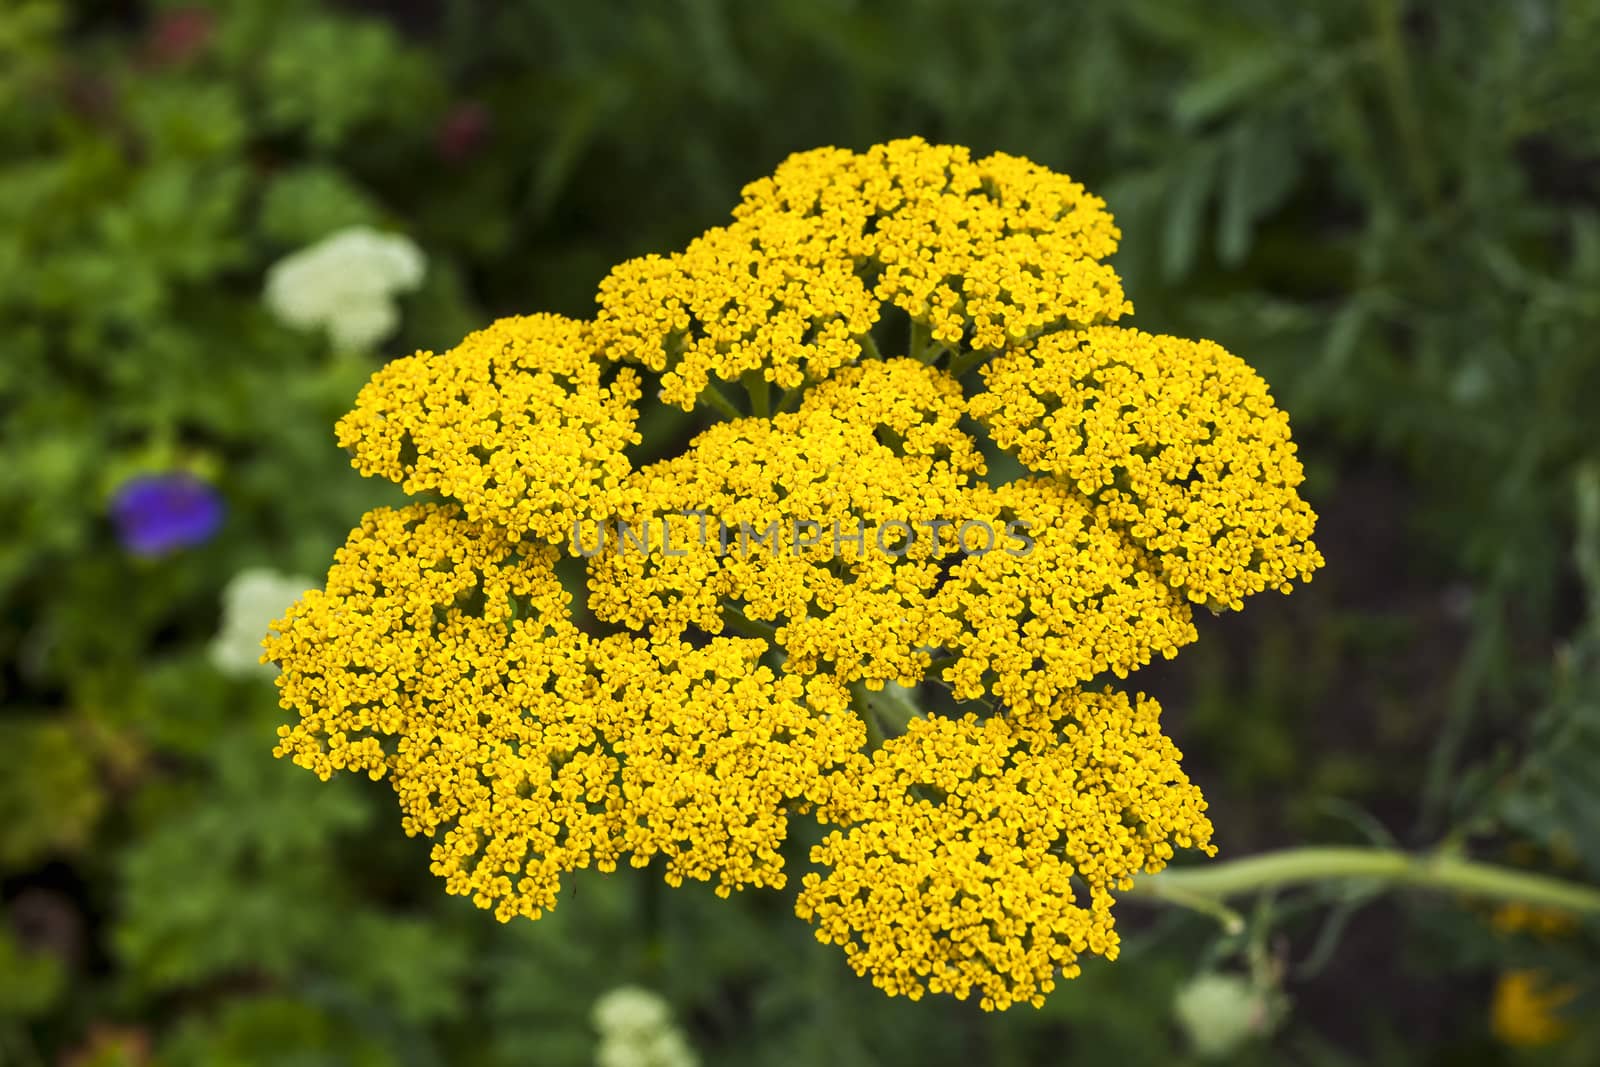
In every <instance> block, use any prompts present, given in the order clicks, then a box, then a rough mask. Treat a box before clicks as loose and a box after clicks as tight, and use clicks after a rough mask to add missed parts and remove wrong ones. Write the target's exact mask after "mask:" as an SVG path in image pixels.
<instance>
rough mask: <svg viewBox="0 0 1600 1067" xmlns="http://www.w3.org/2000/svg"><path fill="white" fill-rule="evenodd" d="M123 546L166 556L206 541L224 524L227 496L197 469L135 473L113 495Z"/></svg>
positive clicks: (143, 553)
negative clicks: (209, 483) (194, 473)
mask: <svg viewBox="0 0 1600 1067" xmlns="http://www.w3.org/2000/svg"><path fill="white" fill-rule="evenodd" d="M111 518H112V521H113V522H115V523H116V527H117V536H118V537H119V538H120V539H121V541H122V544H123V547H124V548H126V549H127V550H128V551H129V552H131V553H133V554H134V555H136V556H161V555H165V554H167V553H169V552H174V551H177V550H178V549H180V548H192V547H194V546H195V545H202V544H205V543H206V542H207V541H209V540H211V538H212V537H214V536H216V533H217V531H218V530H219V529H221V528H222V518H223V506H222V497H220V496H219V495H218V494H217V491H216V490H215V489H213V488H212V487H211V486H210V485H208V484H206V483H205V482H203V481H201V480H200V479H199V478H196V477H195V476H194V475H192V474H185V473H182V472H173V473H169V474H148V475H140V476H138V477H136V478H130V479H128V481H126V482H124V483H123V484H122V485H121V486H119V487H118V489H117V491H116V493H115V494H114V495H113V496H112V500H111Z"/></svg>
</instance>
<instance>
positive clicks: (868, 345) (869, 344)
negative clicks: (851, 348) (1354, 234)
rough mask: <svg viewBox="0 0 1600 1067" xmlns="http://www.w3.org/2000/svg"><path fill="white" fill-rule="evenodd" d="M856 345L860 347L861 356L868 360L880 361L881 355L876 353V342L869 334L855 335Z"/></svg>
mask: <svg viewBox="0 0 1600 1067" xmlns="http://www.w3.org/2000/svg"><path fill="white" fill-rule="evenodd" d="M856 343H857V344H859V345H860V346H861V354H862V355H863V356H865V357H867V358H868V359H882V358H883V353H882V352H880V351H878V340H877V338H875V337H873V336H872V335H871V334H870V333H862V334H857V335H856Z"/></svg>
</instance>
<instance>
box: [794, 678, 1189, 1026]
mask: <svg viewBox="0 0 1600 1067" xmlns="http://www.w3.org/2000/svg"><path fill="white" fill-rule="evenodd" d="M1160 711H1161V708H1160V706H1159V705H1158V704H1157V703H1156V702H1155V701H1154V700H1149V699H1147V698H1145V697H1143V696H1140V697H1139V698H1138V699H1137V701H1136V702H1135V703H1132V704H1130V702H1129V700H1128V698H1127V697H1126V696H1125V695H1124V694H1121V693H1115V692H1112V691H1111V690H1106V691H1105V692H1103V693H1073V694H1070V695H1068V696H1066V697H1064V698H1063V699H1062V700H1061V702H1060V703H1059V704H1057V705H1056V706H1055V707H1052V708H1050V709H1048V710H1047V711H1045V710H1041V711H1037V712H1026V713H1016V714H1013V715H1009V716H994V717H992V718H989V719H982V720H980V719H979V718H977V717H976V716H975V715H971V714H969V715H966V716H964V717H962V718H960V719H945V718H939V719H928V718H921V719H915V720H913V721H912V722H911V724H910V727H909V728H908V729H907V731H906V732H905V733H904V734H903V735H901V736H899V737H896V738H893V739H891V740H889V741H888V742H887V743H885V744H884V745H883V747H881V748H879V749H878V750H877V752H875V753H873V754H872V756H871V757H870V758H868V757H864V756H863V757H858V758H857V759H856V760H855V761H854V763H853V764H852V766H851V767H850V768H849V772H848V773H847V774H846V775H844V776H842V780H841V781H840V782H839V783H838V784H837V785H836V786H835V787H834V789H833V795H832V796H831V798H830V799H829V801H828V802H827V804H826V805H825V806H824V809H823V811H822V813H821V814H822V817H823V818H824V820H826V821H830V822H838V823H841V824H843V825H844V826H845V827H847V828H846V829H844V830H835V831H833V832H832V833H830V834H829V835H828V837H827V838H826V839H825V840H824V841H823V843H822V845H821V846H820V847H819V848H818V849H817V850H816V853H815V855H814V858H815V860H816V861H817V862H818V863H819V864H821V865H822V866H823V867H824V868H825V869H826V873H825V874H808V875H806V877H805V879H804V885H803V888H802V889H801V892H800V899H799V905H798V910H799V913H800V915H801V916H802V917H804V918H808V919H811V920H812V921H813V922H815V923H816V924H817V936H818V938H820V939H821V940H823V941H827V942H832V943H835V944H839V945H843V946H844V949H845V952H846V953H847V954H848V956H849V958H850V964H851V966H852V967H854V968H855V970H856V973H857V974H863V975H865V974H871V975H872V980H873V983H874V984H875V985H877V986H879V987H880V988H882V989H883V990H884V991H886V992H888V993H890V994H891V995H892V994H897V993H903V994H906V995H907V996H910V997H911V998H912V999H916V998H918V997H920V996H921V995H922V993H923V991H924V990H926V991H928V992H932V993H953V994H955V995H956V996H957V997H962V998H964V997H966V996H968V995H969V994H970V993H972V992H974V991H975V992H977V993H978V995H979V996H980V998H981V1003H982V1005H983V1007H985V1008H998V1009H1004V1008H1007V1007H1010V1006H1011V1004H1012V1003H1013V1002H1017V1001H1028V1002H1031V1003H1033V1004H1034V1005H1036V1006H1037V1005H1038V1004H1041V1003H1043V1000H1044V995H1045V994H1046V993H1048V992H1050V990H1051V989H1052V988H1054V985H1055V979H1056V978H1057V977H1058V976H1059V977H1064V978H1071V977H1074V976H1076V975H1077V973H1078V964H1077V959H1078V957H1079V956H1080V955H1082V954H1083V953H1085V952H1093V953H1095V954H1097V955H1102V956H1105V957H1107V958H1111V959H1114V958H1116V954H1117V944H1118V941H1117V934H1116V931H1115V930H1114V929H1113V927H1112V922H1111V905H1112V890H1115V889H1118V888H1126V886H1127V884H1128V879H1129V876H1130V875H1131V874H1132V873H1134V872H1137V871H1157V870H1160V869H1161V867H1162V866H1163V865H1164V864H1165V863H1166V861H1167V860H1168V859H1170V858H1171V857H1172V854H1173V846H1174V845H1177V846H1179V847H1191V846H1201V847H1208V843H1209V840H1210V836H1211V826H1210V824H1209V822H1208V821H1207V820H1206V817H1205V801H1204V800H1202V799H1201V797H1200V791H1199V789H1197V788H1195V786H1193V785H1191V784H1190V783H1189V780H1188V779H1187V778H1185V777H1184V775H1183V772H1182V771H1181V770H1179V768H1178V759H1179V753H1178V751H1177V749H1176V748H1174V747H1173V745H1172V742H1171V741H1170V740H1168V739H1167V738H1166V737H1164V736H1163V735H1162V734H1161V731H1160V726H1159V722H1158V716H1159V715H1160Z"/></svg>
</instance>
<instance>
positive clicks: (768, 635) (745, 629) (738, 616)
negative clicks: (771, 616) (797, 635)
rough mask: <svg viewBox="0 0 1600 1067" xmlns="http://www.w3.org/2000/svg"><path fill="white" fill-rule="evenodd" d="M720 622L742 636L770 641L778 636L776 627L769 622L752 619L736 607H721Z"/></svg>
mask: <svg viewBox="0 0 1600 1067" xmlns="http://www.w3.org/2000/svg"><path fill="white" fill-rule="evenodd" d="M722 624H723V625H724V626H726V627H727V628H728V629H730V630H732V631H733V632H735V633H737V634H739V635H740V636H742V637H759V638H761V639H762V640H764V641H771V640H773V639H775V638H776V637H777V636H778V628H777V627H776V626H773V625H772V624H771V623H766V622H762V621H760V620H759V619H752V618H750V617H749V616H747V615H746V614H745V613H744V612H742V611H739V610H738V609H737V608H723V609H722Z"/></svg>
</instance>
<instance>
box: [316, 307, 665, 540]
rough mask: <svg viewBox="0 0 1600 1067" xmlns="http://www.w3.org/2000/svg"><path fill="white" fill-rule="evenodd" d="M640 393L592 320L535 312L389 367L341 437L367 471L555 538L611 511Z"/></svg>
mask: <svg viewBox="0 0 1600 1067" xmlns="http://www.w3.org/2000/svg"><path fill="white" fill-rule="evenodd" d="M607 378H609V380H606V379H607ZM638 399H639V380H638V376H637V374H635V372H634V371H632V370H631V369H628V368H623V369H621V370H618V371H615V372H614V373H611V374H609V375H608V374H606V372H605V368H604V367H603V365H602V363H601V361H600V360H598V359H597V358H596V357H595V349H594V341H593V336H592V331H591V328H590V326H589V325H588V324H587V323H583V322H577V321H574V320H572V319H567V318H563V317H562V316H560V315H527V316H521V317H517V318H508V319H501V320H500V321H498V322H496V323H494V324H492V325H490V326H488V327H487V328H485V329H482V330H479V331H478V332H476V333H474V334H471V335H469V336H468V337H467V338H466V340H464V341H462V342H461V343H460V344H459V345H457V346H456V347H454V348H452V349H450V350H449V351H448V352H442V353H433V352H419V353H417V354H416V355H414V356H407V357H406V358H404V359H397V360H395V361H393V362H391V363H390V364H388V365H387V366H385V367H384V368H383V369H382V370H380V371H379V372H378V373H377V374H375V375H373V378H372V381H371V382H370V383H368V385H367V386H366V388H364V389H362V390H361V395H360V396H359V397H357V398H356V408H355V410H354V411H352V412H350V414H348V415H346V416H345V417H344V418H343V419H341V420H340V421H339V427H338V432H339V443H340V444H341V445H343V446H344V447H345V448H348V449H350V450H351V452H352V455H353V460H352V462H353V464H354V466H355V467H356V469H358V470H360V471H361V473H363V474H369V475H371V474H375V475H380V476H382V477H385V478H388V479H390V480H391V481H394V482H398V483H399V484H400V485H401V486H402V487H404V488H405V490H406V491H407V492H408V493H420V492H427V491H434V492H438V493H440V494H442V495H444V496H447V497H451V498H453V499H455V500H457V501H459V502H460V503H461V505H462V507H463V508H464V509H465V511H466V514H467V515H468V517H470V518H473V519H480V520H484V521H487V522H493V523H498V524H500V525H502V526H505V527H507V528H509V529H512V530H518V531H521V530H527V531H529V532H531V533H532V534H533V535H534V536H536V537H542V538H545V539H546V540H550V541H556V540H560V539H561V538H562V537H563V536H564V535H565V531H566V530H568V529H570V528H571V525H572V523H573V521H575V520H578V519H592V518H594V517H596V516H600V515H606V514H609V513H610V511H611V509H612V507H613V506H614V502H613V501H612V499H611V497H610V495H609V494H611V493H612V492H614V491H615V488H616V486H617V484H618V483H619V482H620V481H621V480H622V478H624V477H625V476H626V475H627V473H628V470H629V464H628V460H627V457H626V456H625V455H624V451H623V450H624V449H626V448H627V447H628V446H629V445H633V444H637V443H638V441H639V435H638V433H637V432H636V431H635V430H634V422H635V420H636V418H637V416H638V411H637V408H636V406H635V405H636V403H637V401H638Z"/></svg>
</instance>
